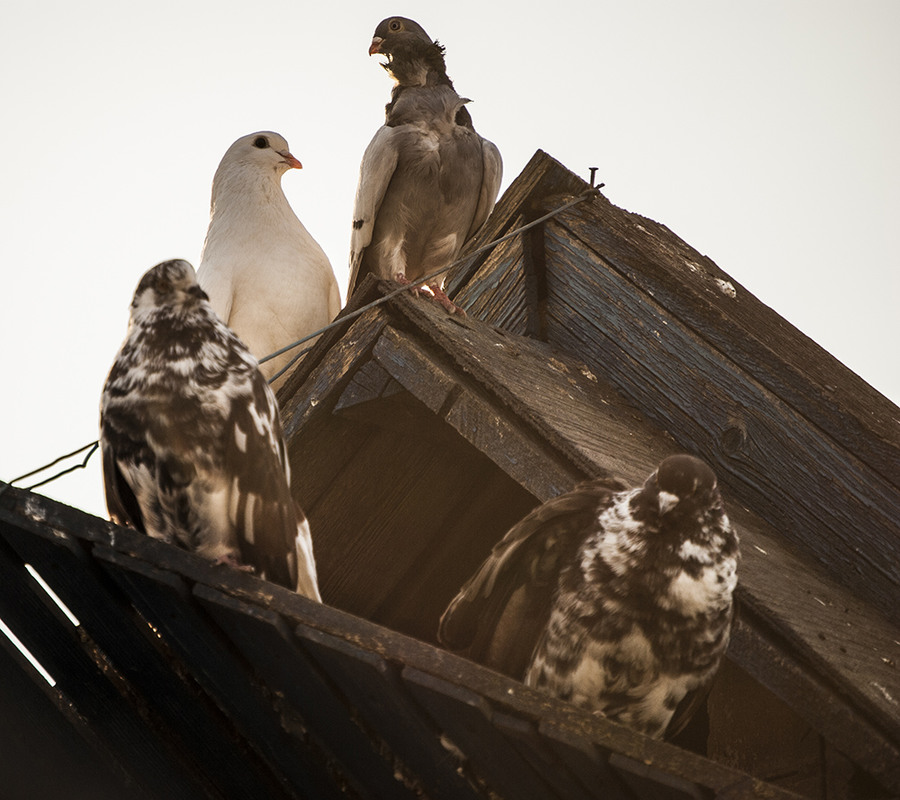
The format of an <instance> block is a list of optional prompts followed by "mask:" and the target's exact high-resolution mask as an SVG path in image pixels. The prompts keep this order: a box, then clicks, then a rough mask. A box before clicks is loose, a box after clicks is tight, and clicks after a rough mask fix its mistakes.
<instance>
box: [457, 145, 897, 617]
mask: <svg viewBox="0 0 900 800" xmlns="http://www.w3.org/2000/svg"><path fill="white" fill-rule="evenodd" d="M566 183H567V184H568V186H569V192H570V193H571V194H576V193H577V192H579V191H583V189H584V188H586V184H585V183H584V182H583V181H580V179H578V178H577V177H576V176H574V175H572V173H570V172H569V171H568V170H566V169H565V168H563V167H562V166H561V165H559V164H558V163H557V162H555V161H554V160H553V159H552V158H550V157H549V156H547V155H546V154H543V153H540V151H539V152H538V153H537V154H536V155H535V157H534V158H533V159H532V161H531V162H530V164H529V165H528V167H526V169H525V171H524V172H523V173H522V175H521V176H520V177H519V178H518V179H517V180H516V182H514V184H513V185H512V186H511V187H510V188H509V190H508V191H507V193H506V195H505V196H504V200H505V201H506V203H505V204H504V205H503V207H502V208H501V207H500V204H498V212H499V213H498V214H497V215H496V216H497V219H493V220H492V225H493V226H494V230H501V229H503V228H504V226H506V225H508V224H510V225H511V224H512V223H513V222H515V221H518V220H519V219H520V218H522V216H523V214H528V213H535V212H534V211H533V209H534V207H535V205H536V204H537V205H539V206H540V209H541V210H543V211H547V210H550V209H552V208H553V207H555V206H556V205H558V196H557V194H556V193H557V192H558V191H559V187H560V186H561V185H564V184H566ZM540 246H542V247H543V249H544V254H543V263H544V265H545V267H546V284H547V298H546V304H545V305H544V306H542V308H541V309H538V311H537V312H536V313H540V314H543V315H545V317H546V318H545V319H544V320H543V325H544V329H545V330H546V332H547V333H546V335H547V338H548V340H549V341H550V342H551V343H553V344H555V345H557V346H558V347H560V348H561V349H562V350H564V351H566V352H568V353H571V354H573V355H575V354H577V357H578V358H581V359H583V360H585V361H586V362H587V363H588V365H589V367H590V369H591V370H592V371H594V372H596V373H598V374H600V375H602V376H604V377H606V378H607V379H609V380H610V381H611V382H612V383H613V384H614V385H615V386H616V388H617V389H618V390H619V391H620V392H621V393H622V394H623V395H624V396H625V397H627V398H629V399H630V400H631V402H633V403H634V404H635V405H636V406H637V407H638V408H640V409H641V411H643V412H644V413H645V414H647V415H648V416H649V417H650V418H651V419H653V420H654V422H655V423H656V424H657V425H659V426H660V427H662V428H663V429H665V430H667V431H668V432H669V433H670V434H671V435H672V436H673V437H674V439H675V440H676V441H677V442H678V444H679V446H680V447H682V448H684V449H687V450H689V451H692V452H696V453H698V454H700V455H702V456H704V457H705V458H708V459H710V460H711V461H712V462H713V463H714V464H715V465H716V467H717V469H718V470H719V471H720V473H722V474H723V475H729V476H730V477H731V480H732V485H733V488H734V490H735V492H736V493H737V495H738V496H739V497H740V498H741V499H742V501H743V502H744V503H746V504H747V505H750V506H751V507H752V508H754V510H756V511H757V512H758V513H759V514H761V515H762V516H764V517H765V518H766V519H767V520H768V521H769V522H770V523H771V524H772V525H774V526H775V527H776V528H777V529H778V530H779V531H780V532H781V534H782V535H784V536H785V537H787V538H789V539H791V540H792V541H794V542H795V543H796V544H799V545H800V546H802V547H805V548H806V549H807V550H808V551H809V552H810V553H812V554H813V555H814V556H815V557H816V558H817V559H818V560H819V561H820V563H822V564H824V565H825V566H826V568H828V569H829V571H830V572H831V574H832V576H833V577H835V578H836V579H837V580H839V581H841V582H842V583H844V584H845V585H846V586H848V587H849V588H851V589H852V590H853V591H855V592H857V593H858V594H860V595H861V596H863V597H866V598H868V599H869V600H870V601H871V602H873V604H875V605H876V606H877V607H878V608H879V609H880V610H881V612H882V613H883V614H885V615H888V616H890V617H891V618H893V619H894V621H895V622H896V621H900V610H898V609H900V606H898V604H897V602H896V598H897V596H898V593H900V409H897V407H896V406H894V405H893V404H892V403H891V402H890V401H888V400H887V399H886V398H884V397H883V396H882V395H880V394H879V393H878V392H877V391H875V390H874V389H872V388H871V387H870V386H868V385H867V384H866V383H865V382H864V381H862V380H861V379H860V378H859V377H858V376H856V375H855V374H853V373H852V372H851V371H850V370H848V369H847V368H846V367H844V366H843V365H842V364H840V363H839V362H838V361H837V360H836V359H834V358H833V357H832V356H830V355H829V354H828V353H826V352H825V351H824V350H822V349H821V348H820V347H818V346H817V345H816V344H815V343H814V342H812V341H811V340H809V339H808V338H807V337H805V336H804V335H803V334H802V333H800V332H799V331H797V330H796V329H795V328H794V327H793V326H791V325H790V324H789V323H788V322H787V321H786V320H784V319H783V318H781V317H780V316H778V315H777V314H775V313H774V312H773V311H772V310H771V309H769V308H768V307H766V306H765V305H764V304H763V303H761V302H759V301H758V300H757V299H756V298H754V297H753V296H752V295H751V294H749V293H748V292H747V291H746V290H745V289H744V288H743V287H742V286H740V285H739V284H737V283H736V282H735V281H734V280H733V279H731V278H730V276H728V275H727V274H726V273H724V272H723V271H722V270H720V269H719V268H718V267H717V266H716V265H715V264H714V263H713V262H712V261H711V260H709V259H708V258H706V257H704V256H702V255H700V254H699V253H697V252H696V251H695V250H694V249H693V248H691V247H690V246H689V245H687V244H686V243H684V242H683V241H682V240H681V239H679V238H678V237H677V236H675V235H674V234H672V233H671V231H669V230H668V229H667V228H665V226H663V225H660V224H658V223H655V222H653V221H652V220H648V219H645V218H643V217H640V216H639V215H637V214H632V213H629V212H627V211H623V210H621V209H618V208H616V207H615V206H613V205H612V204H611V203H610V202H609V201H608V200H606V199H605V198H603V197H602V196H601V197H598V198H595V199H593V200H591V201H588V202H584V203H581V204H579V205H576V206H574V207H573V208H572V209H569V210H567V211H565V212H563V213H562V214H560V215H559V216H558V217H556V218H554V219H553V220H551V221H550V222H548V223H546V224H545V226H544V234H543V240H542V242H541V245H540ZM532 262H534V258H532ZM501 269H511V270H513V271H517V272H519V273H521V274H523V275H525V274H527V272H528V270H529V269H530V267H529V264H528V259H527V258H526V257H525V256H524V255H523V259H522V262H521V263H520V264H518V265H513V264H512V263H511V262H509V260H508V259H507V260H504V261H502V262H500V261H498V263H497V264H494V263H493V257H491V256H488V257H487V258H485V259H483V260H482V261H481V262H480V263H479V264H478V269H477V272H474V271H472V270H470V271H469V272H467V273H464V274H463V273H460V274H459V275H458V276H456V278H455V281H456V282H455V283H454V284H453V286H454V288H455V289H456V291H457V292H459V295H460V297H462V296H477V295H478V293H479V292H480V291H481V288H480V286H479V285H478V284H479V281H480V280H483V277H484V276H486V275H491V276H492V280H493V281H495V282H497V281H499V282H504V281H505V282H510V281H513V280H515V278H514V277H513V276H504V275H502V274H497V273H498V272H499V271H500V270H501ZM467 281H469V282H468V283H467ZM504 313H505V309H504V308H503V307H502V306H501V307H499V308H497V307H493V306H490V307H488V306H485V307H484V310H482V309H481V308H480V307H478V306H476V310H475V312H474V314H477V315H478V316H479V317H481V318H485V319H487V320H488V321H491V322H497V323H499V321H500V320H501V319H502V318H503V315H504ZM474 314H473V315H474ZM517 325H518V326H519V327H520V328H521V323H519V322H517ZM531 327H532V328H534V327H535V326H534V325H532V326H531Z"/></svg>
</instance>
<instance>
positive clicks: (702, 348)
mask: <svg viewBox="0 0 900 800" xmlns="http://www.w3.org/2000/svg"><path fill="white" fill-rule="evenodd" d="M586 188H587V187H586V185H585V184H584V183H583V182H582V181H580V179H578V178H577V177H576V176H574V175H572V174H571V173H569V172H568V171H567V170H565V169H564V168H563V167H561V166H560V165H559V164H557V163H556V162H555V161H553V159H551V158H549V157H548V156H546V155H545V154H543V153H538V154H537V155H536V156H535V158H534V159H533V160H532V162H531V163H530V164H529V165H528V167H526V169H525V170H524V171H523V173H522V175H520V176H519V178H518V179H517V180H516V181H515V182H514V183H513V185H512V186H511V187H510V189H509V191H508V192H507V193H506V194H505V195H504V197H503V198H502V199H501V201H500V202H499V203H498V205H497V208H496V209H495V212H494V214H493V215H492V216H491V218H490V219H489V221H488V223H487V225H486V227H485V229H484V230H483V231H481V232H480V233H479V237H478V239H477V240H476V241H475V242H474V243H473V244H472V245H471V247H470V250H471V249H473V248H474V247H476V246H477V245H479V244H481V243H482V242H487V241H490V240H493V238H495V237H496V236H497V235H499V234H501V233H506V232H508V231H511V230H513V229H515V228H516V227H518V226H519V225H520V224H522V223H523V222H527V221H529V220H532V219H535V218H537V217H539V216H541V215H542V214H544V213H545V212H547V211H549V210H552V209H553V208H556V207H558V205H560V204H561V203H563V202H565V201H567V200H568V199H570V198H571V197H572V196H573V195H577V194H579V193H582V192H583V191H584V190H585V189H586ZM448 286H449V289H450V291H451V293H452V294H453V296H454V297H455V299H456V300H457V302H459V303H461V304H462V305H463V306H464V307H466V308H467V309H468V311H469V315H470V316H469V317H468V318H466V319H460V318H459V317H457V316H448V315H447V314H446V313H445V312H444V311H443V309H441V308H440V307H438V306H436V305H435V304H433V303H431V302H429V301H427V300H424V299H422V298H418V297H415V296H412V295H411V294H409V293H408V292H404V293H402V294H400V295H397V296H395V297H392V298H391V299H389V300H387V301H386V302H383V303H381V304H380V305H378V306H377V307H372V308H368V309H367V310H364V311H362V313H361V314H360V315H359V316H357V317H353V318H350V317H349V316H347V318H346V321H345V322H344V323H343V324H342V325H341V326H339V327H338V328H336V329H333V330H331V331H330V332H328V333H326V334H325V335H323V336H322V337H321V338H320V340H319V342H318V343H317V345H316V347H315V348H314V349H313V351H312V352H310V354H309V355H308V356H307V357H306V359H305V360H304V361H303V362H302V363H301V364H300V365H299V367H298V368H297V369H295V370H294V371H293V372H292V373H290V374H289V375H288V376H287V380H286V381H285V383H284V385H283V386H282V388H281V389H280V391H279V401H280V404H281V408H282V416H283V419H284V423H285V431H286V434H287V436H288V440H289V450H290V455H291V462H292V471H293V472H292V475H293V487H292V488H293V491H294V493H295V495H296V497H297V499H298V500H299V501H300V503H301V504H302V505H303V507H304V509H305V510H306V511H307V513H308V515H309V517H310V521H311V525H312V530H313V537H314V543H315V550H316V558H317V563H318V568H319V575H320V580H321V587H322V593H323V596H324V598H325V602H326V603H327V604H328V605H325V606H322V605H318V604H315V603H312V602H310V601H308V600H306V599H304V598H301V597H298V596H296V595H294V594H293V593H291V592H288V591H287V590H285V589H282V588H280V587H277V586H273V585H270V584H267V583H265V582H262V581H259V580H257V579H255V578H253V577H251V576H247V575H244V574H238V573H235V572H234V571H231V570H228V569H225V568H221V567H218V568H217V567H212V566H210V565H208V564H206V563H205V562H203V561H201V560H200V559H197V558H195V557H193V556H191V555H189V554H186V553H184V552H181V551H179V550H176V549H174V548H171V547H168V546H166V545H163V544H161V543H158V542H155V541H153V540H150V539H148V538H147V537H143V536H140V535H138V534H135V533H134V532H131V531H127V530H124V529H121V528H117V527H116V526H114V525H112V524H110V523H108V522H105V521H103V520H100V519H98V518H95V517H92V516H89V515H86V514H83V513H81V512H79V511H76V510H74V509H71V508H68V507H65V506H62V505H60V504H58V503H55V502H53V501H51V500H48V499H46V498H42V497H40V496H38V495H34V494H31V493H28V492H24V491H21V490H17V489H13V488H10V487H5V486H4V485H2V484H0V573H2V574H3V578H4V580H3V581H2V582H0V619H3V620H5V621H6V622H7V623H8V624H9V625H10V627H11V628H13V630H14V631H15V632H16V634H17V635H19V636H20V638H22V639H23V640H24V641H25V644H26V645H27V646H28V647H29V649H30V650H31V651H32V652H33V653H34V654H35V655H36V656H37V657H38V659H39V661H40V662H41V663H42V664H44V665H45V666H46V667H47V668H48V670H49V671H50V673H51V674H52V675H53V676H54V677H55V678H56V679H57V681H58V683H57V685H56V687H54V688H50V687H49V685H48V684H46V683H45V682H43V681H42V680H41V679H39V678H36V677H35V675H36V674H35V672H34V669H33V668H32V667H31V666H30V665H29V664H28V663H27V662H25V661H24V659H23V658H22V656H20V655H19V654H18V651H17V650H15V648H13V647H12V646H11V645H10V644H8V643H7V640H6V637H2V636H0V644H2V645H3V647H2V648H0V658H2V659H3V660H4V666H5V673H9V674H10V675H12V676H13V677H11V678H10V680H9V681H7V682H6V683H5V684H4V685H3V687H2V688H0V702H2V703H3V704H4V709H3V710H4V711H6V712H7V713H5V714H4V713H0V719H3V720H5V722H0V732H2V734H3V735H4V737H5V738H4V739H3V740H0V745H3V746H4V748H5V747H9V748H10V750H9V752H11V753H14V754H15V757H14V758H12V759H0V785H3V786H4V789H5V790H7V791H8V793H9V796H10V797H11V798H14V800H15V798H19V797H22V798H25V797H32V796H35V792H34V791H33V789H34V786H35V781H37V782H38V783H39V784H40V786H41V787H46V788H48V791H47V792H45V793H44V794H45V795H46V796H48V797H54V796H65V797H75V796H78V795H77V791H78V790H79V787H82V788H84V796H85V797H101V798H102V797H107V796H109V797H120V796H129V797H131V796H136V797H146V798H155V797H166V798H169V797H176V798H177V797H185V798H187V797H202V798H207V797H208V798H224V797H234V796H241V797H249V798H252V797H267V798H268V797H272V798H279V797H331V796H337V795H342V796H345V795H349V796H351V797H353V796H359V797H394V796H416V795H418V794H421V793H424V794H425V795H427V796H430V797H447V798H450V797H453V798H456V797H495V796H502V797H506V798H518V797H525V798H527V797H551V798H552V797H560V798H568V797H593V796H603V797H608V798H613V800H617V798H622V800H635V798H643V797H651V796H652V797H659V798H670V797H671V798H685V797H695V798H696V797H700V798H708V797H720V798H726V797H727V798H744V797H747V798H749V797H772V798H778V797H788V796H792V795H790V794H789V793H788V792H785V791H784V790H783V789H779V788H777V787H775V786H772V785H769V784H764V783H763V782H762V781H760V780H759V779H758V778H756V777H751V776H749V775H747V774H744V773H742V772H740V771H737V770H735V769H732V768H729V767H727V766H724V765H723V764H721V763H717V762H716V761H713V760H710V759H706V758H702V757H700V756H698V755H696V754H694V753H692V752H688V751H686V750H683V749H681V748H679V747H675V746H673V745H670V744H664V743H660V742H655V741H652V740H648V739H646V738H645V737H641V736H639V735H637V734H635V733H633V732H631V731H629V730H627V729H625V728H622V727H620V726H617V725H615V724H612V723H609V722H607V721H605V720H603V719H597V718H595V717H593V716H592V715H589V714H586V713H584V712H582V711H580V710H578V709H575V708H572V707H570V706H568V705H567V704H565V703H559V702H556V701H553V700H551V699H548V698H546V697H543V696H541V695H539V694H536V693H534V692H532V691H530V690H528V689H527V688H526V687H524V686H523V685H522V684H520V683H518V682H515V681H511V680H509V679H507V678H505V677H503V676H500V675H497V674H496V673H493V672H491V671H489V670H486V669H483V668H481V667H479V666H478V665H476V664H472V663H471V662H468V661H466V660H464V659H460V658H457V657H455V656H454V655H453V654H451V653H447V652H445V651H442V650H440V649H439V648H437V647H436V646H435V644H434V642H435V635H436V627H437V619H438V617H439V615H440V613H441V611H442V610H443V608H444V607H445V605H446V603H447V602H448V601H449V599H450V598H451V597H452V596H453V595H454V594H455V592H456V591H457V589H458V588H459V586H460V585H461V584H462V583H463V582H464V580H465V579H466V578H467V577H468V576H469V575H470V574H471V572H472V570H473V569H474V568H475V567H476V566H477V565H478V564H479V563H480V562H481V560H482V559H483V558H484V556H485V555H486V554H487V552H488V551H489V550H490V548H491V547H492V546H493V544H494V543H495V542H496V541H497V540H498V539H499V538H500V537H502V536H503V534H504V533H505V531H506V530H507V529H508V528H509V526H510V525H511V524H512V523H514V522H515V521H517V520H518V519H520V518H521V516H523V515H524V513H526V512H527V511H528V510H529V509H530V508H532V507H534V506H535V505H536V504H537V503H539V502H541V501H544V500H546V499H548V498H550V497H553V496H555V495H556V494H559V493H560V492H562V491H565V490H567V489H569V488H571V486H572V485H573V484H574V483H575V482H577V481H578V480H580V479H582V478H584V477H588V476H595V475H601V474H606V473H611V474H614V475H616V476H618V477H620V478H623V479H624V480H626V481H629V482H632V483H637V482H639V481H642V480H643V479H644V478H645V477H646V476H647V474H649V472H650V471H651V470H652V469H653V468H655V466H656V465H657V464H658V462H659V461H660V460H661V459H662V458H664V457H665V456H666V455H668V454H671V453H673V452H677V451H688V452H692V453H695V454H697V455H700V456H701V457H704V458H705V459H707V460H708V461H710V463H712V464H713V465H714V466H715V468H716V471H717V473H718V475H719V477H720V481H721V484H722V486H723V490H724V491H723V494H724V497H725V502H726V506H727V509H728V511H729V514H730V515H731V517H732V518H733V519H734V521H735V523H736V525H737V527H738V530H739V532H740V535H741V539H742V555H743V558H742V563H741V567H740V573H739V576H740V584H739V587H738V598H739V607H740V614H739V617H738V620H737V622H736V626H735V631H734V635H733V639H732V644H731V646H730V649H729V660H730V661H729V664H730V665H733V666H734V669H739V670H740V671H742V674H746V675H747V676H749V678H750V679H751V680H754V681H757V682H758V683H759V684H761V686H762V687H765V689H766V690H768V691H769V692H771V693H772V694H774V695H776V696H777V697H778V698H781V699H782V700H783V701H784V703H785V704H786V705H787V706H789V707H790V709H793V711H795V712H796V714H797V715H799V716H800V717H802V718H803V719H804V720H806V721H808V723H809V724H810V725H811V726H812V727H813V729H814V730H815V731H817V732H818V733H819V734H821V736H822V737H824V739H825V740H827V742H829V743H830V744H832V745H833V746H834V747H835V748H836V749H837V750H839V751H840V752H841V753H843V754H845V755H846V756H847V757H848V758H849V759H850V760H851V761H852V762H853V763H854V764H856V765H858V766H859V767H861V768H862V769H863V770H864V771H866V772H867V773H868V774H869V775H871V776H874V778H876V779H877V781H878V783H880V784H881V786H883V787H884V788H885V789H886V790H887V791H890V792H892V793H894V794H900V713H898V709H900V677H898V671H897V666H896V665H897V662H898V661H900V630H898V627H897V624H898V619H900V612H898V610H897V604H896V598H897V596H898V593H897V589H898V584H900V581H898V579H897V576H898V574H900V569H898V560H897V553H898V536H897V521H898V520H900V514H897V513H896V511H897V509H898V508H900V493H898V490H897V480H898V477H900V473H898V470H897V469H896V466H897V461H898V459H897V454H898V452H900V447H898V444H900V441H898V440H900V435H898V429H897V424H896V420H897V418H898V417H900V412H898V410H897V409H896V408H895V407H894V406H893V405H892V404H890V403H889V402H888V401H886V400H885V399H884V398H883V397H881V396H880V395H878V394H877V392H874V391H873V390H872V389H871V388H870V387H868V386H867V385H866V384H864V383H863V382H862V381H860V380H859V379H858V378H857V377H856V376H855V375H853V374H852V373H850V372H849V371H848V370H846V369H845V368H844V367H842V366H841V365H840V364H839V363H838V362H836V361H835V360H834V359H833V358H831V357H830V356H829V355H828V354H827V353H824V351H822V350H821V349H820V348H818V347H817V346H816V345H815V344H814V343H812V342H810V341H809V340H808V339H806V338H805V337H803V336H802V334H799V333H798V332H797V331H796V330H794V329H793V328H792V327H791V326H790V325H788V324H787V323H786V322H785V321H784V320H782V319H781V318H779V317H778V316H777V315H775V314H774V313H773V312H772V311H771V310H769V309H767V308H766V307H765V306H763V305H762V304H760V303H759V302H758V301H756V300H755V298H753V297H752V296H751V295H749V294H748V293H747V292H746V291H745V290H744V289H743V287H740V286H739V285H738V284H737V283H735V282H734V281H733V280H732V279H731V278H730V277H729V276H727V275H726V274H725V273H723V272H722V271H721V270H719V269H718V267H716V266H715V265H714V264H713V263H712V262H711V261H709V260H708V259H706V258H704V257H703V256H701V255H699V254H698V253H696V252H695V251H693V250H692V249H691V248H690V247H689V246H688V245H686V244H685V243H684V242H682V241H681V240H679V239H678V238H677V237H675V236H674V235H673V234H672V233H671V232H669V231H668V230H667V229H666V228H664V227H663V226H661V225H658V224H657V223H654V222H652V221H650V220H646V219H643V218H641V217H638V216H637V215H633V214H629V213H628V212H625V211H622V210H621V209H617V208H616V207H615V206H612V205H611V204H610V203H609V202H608V201H607V200H606V199H605V198H603V197H602V196H599V197H595V198H593V199H588V200H585V201H584V202H581V203H579V204H577V205H575V206H573V207H572V208H570V209H569V210H567V211H565V212H563V213H561V214H559V215H558V216H556V217H554V218H553V219H552V220H549V221H547V222H545V223H543V224H542V225H540V226H538V227H536V228H534V229H532V230H531V231H529V232H528V233H526V234H524V235H519V236H514V237H513V238H511V239H510V240H509V241H507V242H505V243H503V244H501V245H499V246H498V247H496V248H494V249H493V250H492V251H491V252H489V253H486V254H483V255H481V256H478V257H477V258H473V259H471V260H470V261H469V262H468V263H466V264H464V265H462V267H461V268H460V269H458V270H457V272H456V273H454V274H453V275H452V276H451V279H450V281H449V282H448ZM387 288H388V287H386V286H384V285H382V284H379V283H377V282H375V281H372V280H371V279H370V280H369V281H368V283H367V284H365V287H364V289H363V290H362V291H361V293H360V294H358V295H356V296H355V297H354V300H353V303H352V307H353V308H362V307H363V306H364V305H365V304H367V303H369V302H371V301H377V300H380V299H381V298H382V297H383V295H384V293H385V291H386V290H387ZM350 310H352V309H348V310H347V311H346V312H345V314H348V313H349V311H350ZM26 563H28V564H32V565H34V566H35V567H36V568H37V570H38V572H39V573H40V574H41V575H42V576H43V577H44V578H45V579H46V581H47V582H48V583H49V584H50V586H51V587H52V588H53V590H54V591H55V592H56V593H57V594H58V595H59V596H60V597H61V598H62V599H63V600H64V602H65V603H66V604H67V605H68V606H69V608H71V609H72V610H73V611H74V612H75V614H76V616H77V617H78V619H79V621H80V625H79V626H78V627H73V626H72V624H71V623H70V622H69V621H67V620H66V618H65V617H64V616H62V614H61V612H60V611H59V610H58V609H57V608H56V606H55V605H54V604H53V603H52V601H50V600H49V599H48V597H47V595H46V594H45V593H44V592H43V590H42V589H40V587H39V586H38V584H37V583H36V582H35V579H34V578H33V577H31V576H30V575H29V573H28V572H26V571H25V569H24V566H23V565H24V564H26ZM730 668H731V667H729V669H730ZM720 694H721V693H720ZM721 702H723V703H725V704H727V702H728V697H727V693H726V696H725V697H724V699H723V700H721ZM23 707H24V708H25V709H26V710H25V711H23ZM726 710H727V708H726ZM74 733H77V734H80V735H73V734H74ZM448 741H449V742H452V744H453V747H452V748H449V749H448V746H447V744H448ZM40 747H43V748H44V751H43V752H41V750H40ZM48 752H49V754H50V755H51V756H52V758H53V760H54V762H55V763H56V764H58V765H59V767H58V769H56V770H47V769H46V768H45V767H44V766H42V765H45V764H46V758H47V755H48ZM23 776H26V777H27V778H28V780H29V781H30V783H29V784H28V785H23V786H21V788H20V786H19V784H17V781H18V780H20V779H21V778H22V777H23ZM76 778H77V779H76ZM51 790H52V791H51ZM53 792H56V794H54V793H53ZM60 792H61V793H60Z"/></svg>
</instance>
